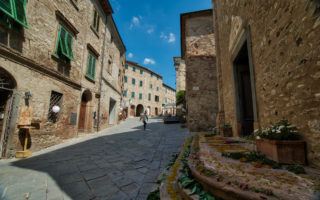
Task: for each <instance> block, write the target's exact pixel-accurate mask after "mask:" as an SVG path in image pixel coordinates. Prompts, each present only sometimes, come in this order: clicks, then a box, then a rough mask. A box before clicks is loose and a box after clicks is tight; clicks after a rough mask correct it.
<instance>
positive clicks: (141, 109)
mask: <svg viewBox="0 0 320 200" xmlns="http://www.w3.org/2000/svg"><path fill="white" fill-rule="evenodd" d="M143 111H144V108H143V105H141V104H139V105H138V106H137V111H136V116H137V117H140V115H141V114H142V113H143Z"/></svg>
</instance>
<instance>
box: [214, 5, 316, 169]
mask: <svg viewBox="0 0 320 200" xmlns="http://www.w3.org/2000/svg"><path fill="white" fill-rule="evenodd" d="M213 3H214V21H215V22H216V23H215V33H216V44H217V58H218V59H217V66H218V69H217V74H218V83H219V84H218V85H219V87H218V88H219V117H218V122H219V124H220V125H222V124H231V125H232V128H233V135H234V136H245V135H250V134H252V132H253V130H254V129H256V128H260V127H261V128H265V127H266V126H269V125H270V124H271V123H274V122H277V121H279V120H280V119H283V118H284V119H288V120H289V121H290V122H291V123H292V124H294V125H296V126H297V127H298V129H299V131H300V132H301V133H302V134H303V136H304V139H305V140H306V141H307V144H308V145H307V151H308V158H309V161H310V162H311V163H312V164H315V165H318V166H320V143H319V134H320V119H319V116H320V56H319V55H320V34H319V33H320V11H319V8H320V3H319V1H310V0H301V1H276V0H270V1H254V2H253V1H240V0H232V1H213Z"/></svg>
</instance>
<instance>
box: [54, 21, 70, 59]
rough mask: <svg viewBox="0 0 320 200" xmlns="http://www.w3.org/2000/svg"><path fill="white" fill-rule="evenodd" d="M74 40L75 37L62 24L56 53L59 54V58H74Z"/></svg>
mask: <svg viewBox="0 0 320 200" xmlns="http://www.w3.org/2000/svg"><path fill="white" fill-rule="evenodd" d="M72 40H73V37H72V35H71V34H70V33H69V32H68V31H67V29H65V28H64V27H63V26H60V29H59V32H58V40H57V47H56V54H57V55H58V56H59V58H62V59H64V58H66V59H67V60H72V59H73V52H72Z"/></svg>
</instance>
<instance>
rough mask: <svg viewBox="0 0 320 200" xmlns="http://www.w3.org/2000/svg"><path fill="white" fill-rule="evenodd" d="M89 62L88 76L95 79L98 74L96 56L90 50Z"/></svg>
mask: <svg viewBox="0 0 320 200" xmlns="http://www.w3.org/2000/svg"><path fill="white" fill-rule="evenodd" d="M87 62H88V63H87V73H86V77H88V78H89V79H91V80H94V79H95V76H96V57H94V56H93V55H92V53H90V52H88V61H87Z"/></svg>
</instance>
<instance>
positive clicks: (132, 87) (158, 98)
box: [123, 61, 163, 117]
mask: <svg viewBox="0 0 320 200" xmlns="http://www.w3.org/2000/svg"><path fill="white" fill-rule="evenodd" d="M124 82H125V83H124V92H123V96H124V101H125V103H124V104H125V107H126V109H125V111H126V113H127V114H128V116H129V117H134V116H140V114H141V113H142V112H144V111H147V113H148V115H152V116H157V115H160V114H161V112H162V110H161V109H162V102H163V90H162V84H163V81H162V76H160V75H159V74H157V73H155V72H153V71H151V70H150V69H148V68H146V67H143V66H141V65H139V64H137V63H135V62H131V61H127V64H126V70H125V77H124Z"/></svg>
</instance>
